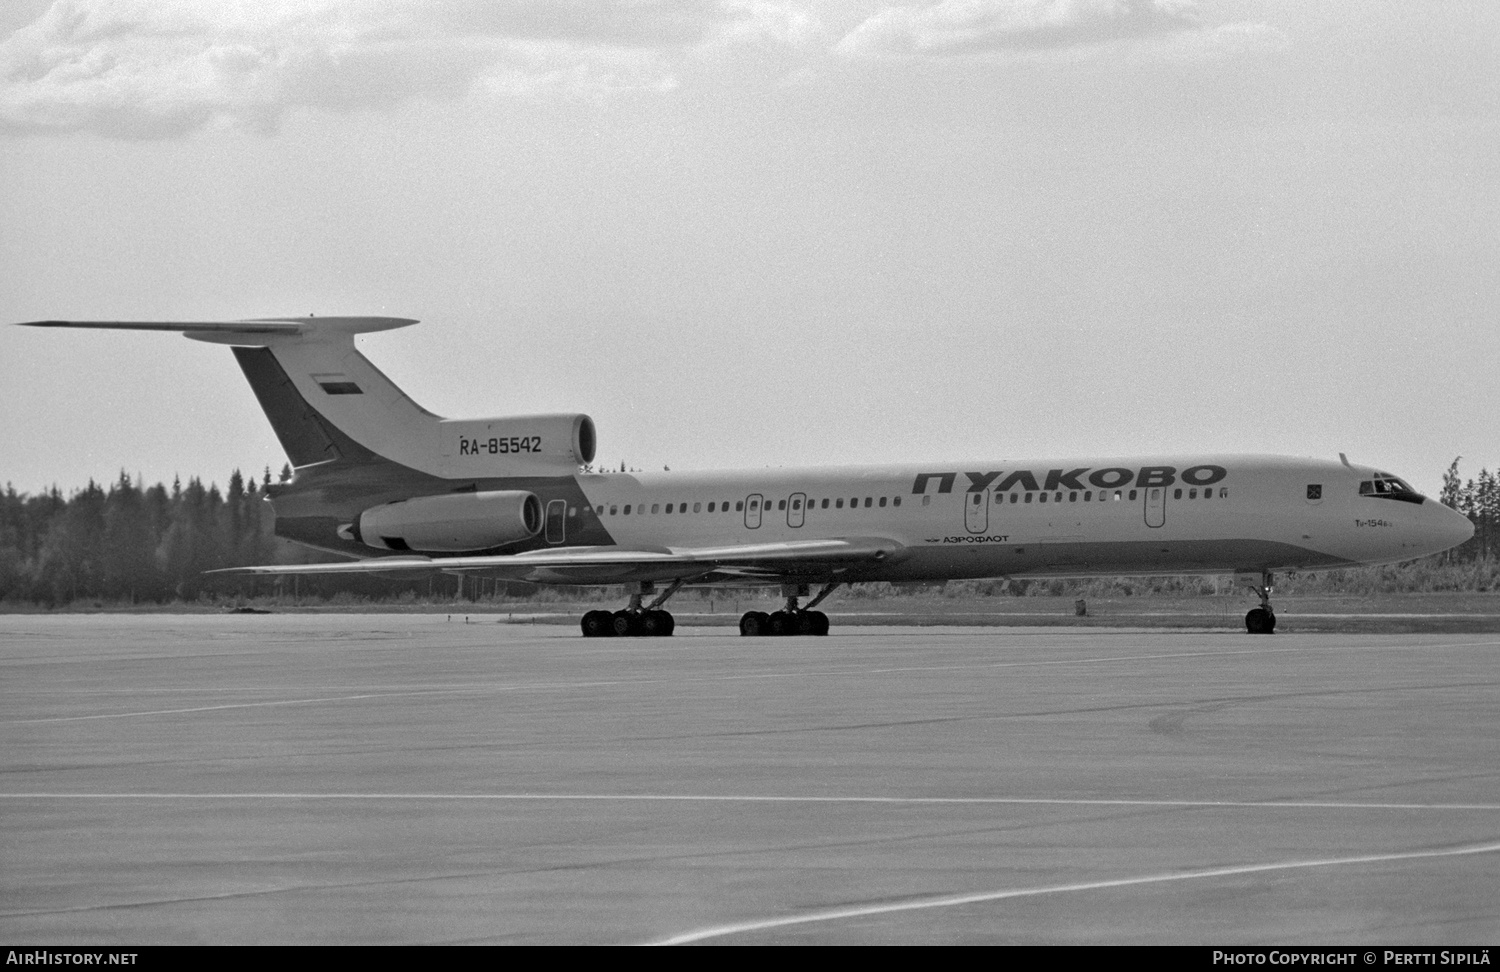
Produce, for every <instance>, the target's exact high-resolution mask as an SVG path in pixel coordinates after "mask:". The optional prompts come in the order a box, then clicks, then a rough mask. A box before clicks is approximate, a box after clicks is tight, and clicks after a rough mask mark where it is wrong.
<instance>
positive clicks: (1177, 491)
mask: <svg viewBox="0 0 1500 972" xmlns="http://www.w3.org/2000/svg"><path fill="white" fill-rule="evenodd" d="M1172 498H1173V499H1182V490H1180V489H1174V490H1172Z"/></svg>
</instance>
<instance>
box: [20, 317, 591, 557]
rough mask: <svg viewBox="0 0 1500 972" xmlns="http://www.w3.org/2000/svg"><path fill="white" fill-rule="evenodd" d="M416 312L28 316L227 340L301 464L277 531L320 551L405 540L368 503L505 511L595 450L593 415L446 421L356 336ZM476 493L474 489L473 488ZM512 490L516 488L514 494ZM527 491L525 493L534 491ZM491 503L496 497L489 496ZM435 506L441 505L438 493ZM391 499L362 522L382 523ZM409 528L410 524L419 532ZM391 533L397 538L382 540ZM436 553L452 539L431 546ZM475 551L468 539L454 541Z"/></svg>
mask: <svg viewBox="0 0 1500 972" xmlns="http://www.w3.org/2000/svg"><path fill="white" fill-rule="evenodd" d="M415 323H417V322H416V321H415V320H411V319H409V318H401V317H285V318H268V319H257V320H244V321H32V322H28V325H27V326H31V327H78V328H108V329H117V330H135V331H177V332H180V333H182V334H184V335H185V336H187V337H189V338H192V339H193V340H196V341H207V342H210V343H214V344H226V345H229V346H230V347H231V348H232V350H233V353H234V356H235V359H236V360H237V361H238V362H239V365H240V370H241V371H243V372H244V374H245V378H246V380H248V381H249V382H250V387H251V389H252V390H254V392H255V397H256V398H257V400H259V402H260V406H261V408H262V410H264V411H265V413H266V418H267V419H268V420H270V423H271V427H272V428H273V429H274V430H275V432H276V437H277V438H278V439H279V440H280V442H281V445H282V448H283V449H285V450H286V454H287V457H288V458H289V459H290V460H291V464H292V467H293V477H292V481H291V482H290V483H287V484H279V485H277V486H275V487H273V490H272V495H273V498H274V500H275V504H276V513H277V532H278V533H279V534H281V535H283V536H287V537H288V538H289V539H294V540H297V541H299V542H302V543H308V544H311V545H313V546H318V547H322V548H324V549H330V550H338V551H340V552H343V553H354V552H357V551H358V550H360V549H363V550H364V551H365V553H366V554H368V553H369V552H370V549H369V548H371V547H373V548H375V549H387V550H405V549H409V547H410V543H409V540H408V538H407V536H406V534H407V533H408V532H412V531H416V532H417V533H420V532H421V530H420V528H418V527H414V526H413V527H403V529H402V530H401V531H399V532H381V531H379V530H364V529H362V526H361V524H362V521H363V520H365V519H367V517H366V516H363V515H362V514H363V513H365V512H366V511H372V512H373V511H374V510H375V508H376V507H380V506H382V505H384V504H395V503H404V502H405V501H408V500H410V499H412V498H413V497H422V496H429V497H439V496H443V494H449V493H460V494H469V495H468V496H466V497H464V498H463V499H458V498H453V499H447V498H445V499H444V504H445V505H443V508H442V511H441V512H440V513H434V512H433V511H426V510H415V509H412V508H410V507H408V506H403V509H402V510H401V511H399V512H400V513H402V514H403V515H402V516H397V517H395V519H396V520H398V521H402V520H403V518H409V517H405V514H406V513H407V512H410V513H413V514H416V513H421V514H422V515H421V516H420V517H418V519H421V520H424V521H425V520H429V519H432V518H433V517H436V519H438V520H439V521H444V522H446V521H448V520H450V519H451V518H452V517H453V516H459V517H460V518H462V517H465V516H467V515H468V514H466V513H464V512H463V511H457V512H455V511H450V510H447V506H452V505H454V504H459V503H468V504H469V505H475V504H479V505H480V506H482V507H483V508H482V509H481V510H478V511H477V512H476V514H475V515H481V516H489V515H491V514H493V513H494V512H496V510H494V509H491V508H490V506H494V505H496V504H498V505H501V506H505V507H506V512H507V514H509V513H510V512H511V511H510V507H511V506H517V504H516V503H513V502H511V501H512V500H513V499H515V497H514V496H511V495H509V493H512V492H517V491H516V490H515V489H511V490H509V492H507V494H506V496H504V497H498V498H496V499H494V500H487V499H486V496H488V495H489V494H492V493H495V491H496V490H498V489H500V488H502V487H506V486H515V487H519V488H521V489H523V490H524V489H527V488H530V484H534V483H541V482H548V481H551V482H557V481H559V480H561V479H564V478H566V479H569V480H570V479H571V478H572V476H573V474H574V473H575V472H577V470H578V468H579V466H581V465H584V464H586V463H590V462H592V461H593V458H594V448H595V433H594V423H593V420H592V419H590V418H589V417H588V416H587V415H580V414H550V415H522V416H503V417H496V418H481V419H449V418H443V417H441V416H438V415H434V414H433V413H432V412H429V411H428V410H427V409H425V408H423V407H422V406H420V405H418V404H417V403H416V402H414V401H412V399H411V398H410V397H409V396H408V395H407V394H406V393H405V392H403V391H402V390H401V389H400V388H398V387H397V386H396V384H395V383H394V382H392V381H391V380H390V379H389V378H387V377H386V376H385V374H383V373H382V372H381V371H380V369H379V368H377V367H375V366H374V365H373V364H371V363H370V361H369V359H368V358H366V357H365V356H364V355H363V354H360V352H359V350H358V349H357V348H356V347H355V346H354V339H355V336H356V335H359V334H366V333H371V332H375V331H387V330H391V329H394V328H398V327H407V326H409V325H412V324H415ZM475 494H479V495H477V496H476V495H475ZM517 495H520V494H519V493H517ZM527 495H529V494H527ZM486 503H488V504H489V505H485V504H486ZM433 505H434V508H435V509H436V506H437V505H438V504H433ZM535 505H536V499H535V497H533V498H532V499H531V500H530V501H529V502H521V503H519V505H518V507H517V509H516V510H515V511H514V514H515V516H516V517H518V518H519V522H521V523H522V525H523V528H522V529H521V530H520V533H524V534H525V536H515V537H510V536H509V535H507V537H505V538H501V537H496V538H494V539H495V540H496V541H497V542H496V543H494V544H486V545H485V549H488V548H489V547H490V546H497V547H498V546H506V545H508V543H510V542H524V541H525V540H526V539H529V538H530V536H531V535H533V534H535V533H536V526H537V525H538V522H539V516H540V514H538V513H537V512H536V508H535ZM392 518H393V513H392V511H391V510H385V511H383V512H382V513H379V514H377V515H375V516H373V517H372V518H369V519H370V522H369V523H368V524H366V525H367V526H372V527H383V526H386V525H387V521H390V520H391V519H392ZM413 535H415V533H414V534H413ZM385 538H389V539H390V541H391V542H390V543H387V542H385ZM425 546H427V548H428V549H432V550H434V551H443V550H451V549H453V547H452V546H449V545H444V544H441V543H438V544H437V545H434V542H429V543H427V544H425ZM458 546H459V547H461V548H463V549H465V550H473V549H475V548H474V546H473V541H467V542H464V543H461V544H459V545H458Z"/></svg>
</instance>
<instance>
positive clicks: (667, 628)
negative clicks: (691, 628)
mask: <svg viewBox="0 0 1500 972" xmlns="http://www.w3.org/2000/svg"><path fill="white" fill-rule="evenodd" d="M636 624H637V625H638V628H639V632H640V634H641V635H642V636H643V637H646V638H665V637H666V636H667V635H670V634H671V633H672V628H673V627H675V625H674V624H673V623H672V616H671V615H670V614H668V613H667V612H665V611H642V612H641V613H640V614H638V615H636Z"/></svg>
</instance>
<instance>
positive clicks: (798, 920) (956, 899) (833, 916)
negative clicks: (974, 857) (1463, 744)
mask: <svg viewBox="0 0 1500 972" xmlns="http://www.w3.org/2000/svg"><path fill="white" fill-rule="evenodd" d="M1496 851H1500V842H1497V843H1489V844H1470V845H1467V846H1463V847H1445V848H1441V849H1438V850H1426V851H1398V852H1395V853H1388V854H1364V855H1359V856H1356V857H1324V858H1314V859H1311V860H1304V861H1278V862H1276V863H1273V864H1239V865H1233V866H1230V867H1213V868H1206V869H1203V870H1197V871H1177V872H1173V873H1169V874H1148V875H1143V876H1139V877H1128V878H1113V879H1110V880H1105V881H1079V882H1075V883H1072V884H1055V885H1049V886H1044V887H1039V888H1016V889H1012V890H1009V891H979V892H974V893H970V894H949V895H939V896H935V897H934V896H923V897H917V898H908V899H906V900H904V901H888V902H885V903H883V904H869V905H850V906H846V907H842V908H824V909H819V910H816V911H808V912H804V913H802V914H800V915H786V916H783V917H780V918H760V919H753V920H750V921H741V922H734V923H732V924H727V925H716V926H713V927H710V928H700V929H698V930H697V931H690V932H683V933H682V934H678V935H672V936H669V937H667V938H663V939H658V940H656V941H652V942H647V943H646V944H648V945H687V944H691V943H692V942H701V941H705V940H707V939H710V938H724V937H726V936H729V935H738V934H742V933H744V932H755V931H767V930H769V929H772V928H786V927H788V926H791V925H810V924H815V923H818V922H824V921H840V920H843V919H847V918H864V917H868V916H870V915H884V914H892V913H895V912H902V911H925V910H928V909H932V908H954V907H960V906H962V905H970V904H985V903H988V902H991V901H1004V900H1006V899H1008V898H1027V897H1038V896H1040V895H1045V894H1066V893H1068V892H1070V891H1099V890H1104V889H1106V888H1125V887H1133V886H1138V885H1142V884H1165V883H1168V882H1172V881H1196V880H1203V879H1208V878H1221V877H1234V876H1236V875H1240V874H1264V873H1267V872H1270V871H1292V870H1300V869H1305V868H1314V867H1338V866H1341V865H1353V864H1380V863H1385V862H1389V861H1410V860H1421V859H1424V858H1434V857H1461V856H1466V855H1471V854H1492V853H1494V852H1496Z"/></svg>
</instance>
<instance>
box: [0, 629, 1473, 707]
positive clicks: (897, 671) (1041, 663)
mask: <svg viewBox="0 0 1500 972" xmlns="http://www.w3.org/2000/svg"><path fill="white" fill-rule="evenodd" d="M1491 646H1500V641H1497V642H1470V641H1463V642H1453V643H1448V644H1436V645H1421V646H1417V647H1421V648H1422V649H1424V650H1425V649H1433V648H1472V647H1491ZM1411 647H1414V646H1411V645H1334V646H1330V647H1328V648H1325V649H1320V650H1326V651H1390V650H1393V649H1401V648H1411ZM1308 650H1309V649H1308V648H1306V647H1305V646H1294V647H1288V648H1261V649H1249V648H1240V649H1231V650H1228V651H1223V650H1203V651H1180V652H1160V653H1155V654H1150V655H1117V656H1110V657H1090V658H1050V659H1041V660H1011V661H996V662H978V663H969V664H958V665H907V666H900V667H884V668H847V669H839V670H826V671H812V672H753V673H738V674H730V675H694V676H687V677H685V678H680V679H667V678H620V679H599V680H592V681H584V682H537V683H533V684H502V685H474V686H468V687H465V688H450V689H411V690H408V691H397V692H370V693H365V694H361V695H340V696H328V697H326V698H316V699H279V700H273V701H269V702H230V703H225V704H223V705H203V706H193V707H189V708H181V709H153V710H149V711H140V712H106V713H98V714H95V715H83V716H47V717H43V718H39V719H3V720H0V725H10V726H15V725H35V724H39V723H49V722H84V721H92V720H97V719H129V718H138V717H142V716H156V715H184V714H190V713H195V712H217V711H222V710H225V709H254V708H263V707H266V706H287V705H312V704H317V703H322V702H354V701H363V700H367V699H382V698H401V697H408V696H414V695H461V694H465V693H467V694H475V695H483V694H484V693H486V692H528V691H533V692H534V691H557V690H563V691H568V690H578V689H588V688H610V687H614V686H619V685H659V684H664V683H673V684H677V683H683V682H687V683H696V682H732V681H749V680H755V679H779V678H830V677H838V676H850V675H909V674H912V673H916V672H950V671H972V670H979V669H994V668H1039V667H1048V666H1055V665H1088V664H1095V663H1101V662H1105V663H1118V662H1133V661H1163V660H1168V659H1178V658H1202V657H1205V656H1210V657H1212V656H1220V657H1222V656H1230V655H1262V654H1271V653H1277V652H1306V651H1308Z"/></svg>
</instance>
